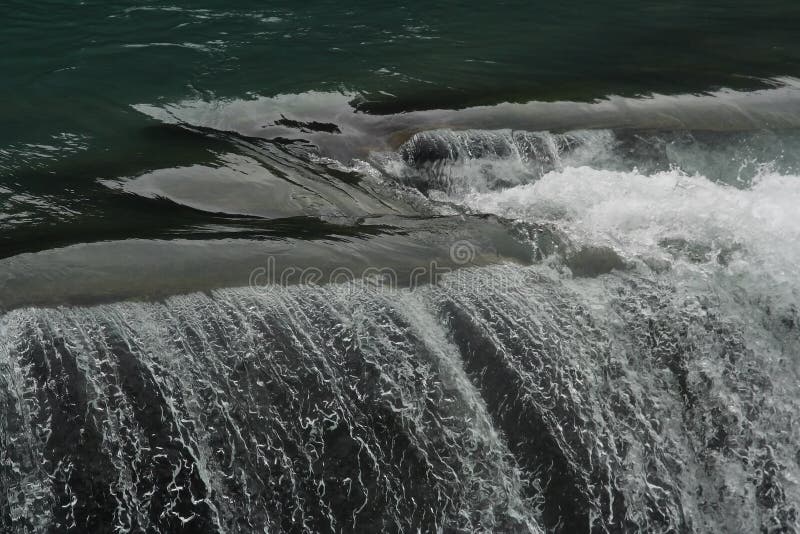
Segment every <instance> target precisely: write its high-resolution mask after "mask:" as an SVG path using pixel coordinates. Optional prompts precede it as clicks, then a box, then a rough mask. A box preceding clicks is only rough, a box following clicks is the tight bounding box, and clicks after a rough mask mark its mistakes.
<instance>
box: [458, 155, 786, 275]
mask: <svg viewBox="0 0 800 534" xmlns="http://www.w3.org/2000/svg"><path fill="white" fill-rule="evenodd" d="M463 202H464V203H465V204H466V205H468V206H469V207H471V208H473V209H475V210H478V211H481V212H490V213H495V214H498V215H502V216H506V217H511V218H516V219H522V220H528V221H536V222H551V223H555V224H557V225H558V226H559V227H561V228H562V229H563V230H564V231H566V232H567V233H568V234H569V235H570V236H571V237H572V238H574V239H576V240H577V241H578V242H582V243H591V244H604V245H611V246H613V247H614V248H616V249H617V250H619V251H620V252H622V253H623V254H625V255H627V256H629V257H630V256H642V255H654V254H655V255H663V254H664V250H663V247H661V246H660V245H659V242H662V241H663V240H666V239H670V240H672V239H678V240H685V241H688V242H690V243H696V244H699V245H702V246H704V247H711V248H712V249H715V250H720V249H725V248H729V249H730V248H735V249H741V254H742V259H743V261H744V260H745V259H746V261H747V262H750V263H753V262H755V263H757V264H761V265H763V266H769V268H770V271H772V274H775V275H778V276H786V277H793V278H794V276H793V274H792V273H793V272H794V269H793V266H794V265H797V262H798V261H799V260H800V245H799V244H798V243H800V218H799V217H798V206H800V177H798V176H785V175H779V174H767V175H763V176H760V177H759V178H758V179H757V180H756V181H755V183H754V184H753V185H752V186H751V187H750V188H748V189H737V188H734V187H731V186H727V185H723V184H719V183H715V182H712V181H710V180H708V179H706V178H705V177H703V176H688V175H685V174H683V173H681V172H679V171H669V172H662V173H657V174H654V175H652V176H646V175H643V174H640V173H637V172H614V171H605V170H597V169H593V168H590V167H575V168H566V169H563V170H560V171H553V172H550V173H548V174H546V175H545V176H544V177H542V179H541V180H539V181H537V182H535V183H532V184H527V185H521V186H517V187H512V188H509V189H505V190H503V191H499V192H489V193H472V194H469V195H466V196H465V197H464V198H463Z"/></svg>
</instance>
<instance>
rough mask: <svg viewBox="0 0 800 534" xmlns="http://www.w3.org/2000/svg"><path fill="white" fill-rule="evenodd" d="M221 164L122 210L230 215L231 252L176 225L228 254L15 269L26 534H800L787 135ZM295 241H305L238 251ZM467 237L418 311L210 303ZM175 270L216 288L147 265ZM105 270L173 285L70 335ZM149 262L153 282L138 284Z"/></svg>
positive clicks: (113, 306)
mask: <svg viewBox="0 0 800 534" xmlns="http://www.w3.org/2000/svg"><path fill="white" fill-rule="evenodd" d="M295 122H297V123H298V124H300V122H298V121H294V122H293V121H290V120H289V119H286V120H285V121H284V123H283V124H294V123H295ZM303 124H306V123H303ZM200 126H202V125H200ZM192 128H194V126H192ZM303 128H306V126H303ZM187 135H188V134H187ZM191 135H198V134H197V132H194V133H192V134H191ZM199 135H201V136H202V135H215V136H216V137H215V138H214V139H216V140H217V141H215V142H220V143H222V142H223V141H224V142H226V143H229V144H226V145H225V150H224V151H219V152H217V160H216V163H214V165H217V166H219V167H220V169H219V170H214V167H213V165H211V164H209V166H208V167H206V166H202V165H194V166H188V167H186V166H184V167H177V168H171V169H165V170H154V171H153V170H151V171H148V172H146V173H138V174H135V175H134V176H133V177H123V178H120V179H116V180H106V181H104V182H103V183H102V184H101V185H102V186H103V187H106V188H108V189H109V190H111V191H114V192H116V191H122V192H123V193H124V194H126V195H138V196H139V197H142V198H145V199H148V201H158V202H163V201H165V199H166V200H167V201H169V202H171V203H172V204H174V205H177V206H181V209H186V210H189V211H188V212H190V213H191V214H192V217H196V218H199V217H200V216H199V215H197V214H196V212H197V211H200V212H202V211H208V212H213V213H214V214H215V215H214V216H215V217H216V218H215V219H214V224H216V225H218V227H213V229H214V231H215V232H220V233H221V234H222V235H223V236H225V235H227V234H225V230H223V229H221V228H222V227H223V226H224V225H228V224H231V225H232V224H233V223H232V222H231V221H234V222H235V224H236V226H235V227H234V228H235V229H236V230H235V232H234V231H231V235H232V236H233V237H234V238H235V239H233V238H232V239H229V240H226V239H220V240H219V241H213V240H211V239H210V238H208V236H209V235H213V236H216V235H217V234H215V233H203V232H202V231H201V230H200V229H198V227H197V226H176V227H175V229H174V232H175V233H176V235H178V236H181V235H183V234H182V232H185V231H186V230H182V229H183V228H190V229H191V231H192V232H197V233H198V235H199V236H200V237H203V238H206V239H208V241H200V244H199V245H197V244H194V243H193V242H192V241H190V240H186V241H181V242H177V241H176V242H169V243H170V245H169V246H170V247H171V248H169V249H167V245H166V243H167V241H164V240H158V239H154V240H152V241H149V242H147V241H145V242H141V243H127V242H126V241H124V240H122V241H116V242H115V241H109V242H106V243H104V242H98V243H95V244H93V245H92V246H91V247H89V246H81V245H70V246H66V247H64V248H61V249H53V250H49V251H43V252H36V251H34V252H33V253H31V254H21V255H19V256H16V257H12V258H10V259H6V260H4V263H3V265H4V267H5V270H4V272H5V275H4V278H2V279H0V283H2V284H3V285H2V287H4V288H6V295H7V298H8V302H11V303H12V305H10V306H9V308H10V309H9V310H8V311H7V312H6V313H5V315H3V316H2V317H1V318H0V495H2V496H4V497H5V498H4V499H2V500H0V527H2V530H3V531H8V532H48V531H75V532H110V531H119V532H354V531H355V532H379V531H383V532H414V531H419V532H478V531H480V532H489V531H494V532H664V533H667V532H718V531H723V530H724V531H731V532H758V531H761V532H795V531H797V530H798V529H799V528H800V509H799V507H800V505H799V504H798V503H800V446H799V445H798V444H800V430H798V429H800V426H798V423H799V421H798V416H797V414H798V413H800V397H798V396H797V395H796V391H797V384H798V378H799V377H800V364H799V363H798V359H797V356H796V355H797V354H798V350H800V330H799V329H800V312H798V300H800V299H798V296H800V294H799V292H800V285H798V283H797V276H796V272H795V267H794V266H795V265H796V264H797V262H798V261H800V252H798V248H797V241H798V239H800V226H798V223H797V221H796V220H795V219H796V218H795V217H793V214H794V212H795V211H796V206H797V204H798V202H800V179H799V178H798V177H797V176H796V170H795V169H796V162H795V161H794V160H793V159H792V157H791V155H790V154H788V155H787V154H786V153H784V151H783V145H785V146H789V145H791V144H792V143H794V141H795V139H794V137H795V134H794V133H793V132H787V133H782V134H768V133H763V132H762V133H756V134H744V133H730V132H728V133H724V132H722V133H715V134H712V133H708V132H706V133H698V132H687V131H677V132H674V131H656V132H653V131H651V132H644V131H614V130H581V131H575V132H566V133H563V132H562V133H548V132H538V133H536V132H533V133H532V132H523V131H515V130H497V131H479V130H464V131H451V130H442V129H439V130H435V131H425V132H420V133H416V134H414V135H412V136H410V137H408V138H407V139H406V140H405V141H404V142H402V143H400V144H399V147H398V148H397V149H396V150H386V149H385V147H379V149H377V150H375V151H374V152H373V153H372V154H371V155H370V156H369V157H368V158H367V159H365V160H356V161H354V162H352V163H351V164H350V166H345V165H344V164H342V163H340V162H337V161H335V160H333V159H328V158H325V157H321V156H320V154H318V153H315V152H308V151H307V147H305V146H301V147H300V148H297V147H296V146H294V145H293V144H291V143H286V146H283V145H280V144H269V143H268V142H266V141H264V142H262V141H260V140H256V139H253V138H249V137H248V138H244V137H242V138H239V137H237V136H236V135H235V134H233V133H230V132H228V133H225V134H221V133H213V134H209V133H202V132H201V134H199ZM325 135H338V134H335V133H330V134H328V133H326V134H325ZM775 138H777V139H779V141H780V143H782V144H783V145H781V146H777V147H776V145H775V144H774V143H772V141H773V140H774V139H775ZM231 139H232V140H233V141H231ZM220 140H222V141H220ZM737 144H741V145H742V146H746V147H748V150H743V151H737V150H733V149H732V148H731V147H735V146H737ZM287 147H288V148H287ZM732 150H733V155H732ZM776 154H777V155H776ZM781 154H783V156H781ZM284 181H285V182H286V183H284ZM197 183H199V184H202V185H203V187H202V188H195V187H192V184H197ZM232 188H233V189H235V190H236V191H237V194H236V195H231V196H224V195H209V194H207V192H208V191H231V190H232ZM275 191H279V192H282V194H285V195H286V196H285V198H284V197H276V195H275ZM237 195H239V196H244V197H246V201H239V200H237V198H236V197H237ZM381 210H384V211H383V212H382V211H381ZM296 212H298V213H302V214H304V217H307V218H304V219H302V221H300V222H295V224H296V227H297V228H303V231H304V232H306V233H307V234H308V235H302V234H299V231H298V230H296V229H295V226H287V227H286V228H284V229H281V228H282V227H277V228H276V227H269V229H270V231H272V232H273V233H272V234H269V235H270V237H271V238H274V239H275V240H276V241H277V242H278V243H279V244H280V246H273V245H270V246H266V245H262V244H257V243H259V242H258V241H255V240H253V241H247V240H246V239H249V238H250V237H251V236H253V235H256V236H257V235H259V234H258V231H259V230H260V229H261V227H260V226H258V225H257V224H256V223H255V222H253V219H254V218H255V219H257V218H259V217H260V218H267V219H268V218H269V217H273V216H276V215H275V214H276V213H277V214H279V215H281V214H284V215H285V214H289V215H292V214H294V213H296ZM359 214H365V217H364V218H361V219H359V218H358V216H359ZM486 214H494V216H491V217H490V216H488V215H486ZM366 215H369V216H370V217H372V222H370V223H367V222H365V220H366V219H367V217H366ZM312 216H313V217H320V218H322V219H323V221H324V223H325V225H327V226H325V225H322V224H321V223H319V222H317V223H315V224H320V226H319V228H317V229H316V230H315V231H314V232H312V231H309V230H308V228H307V225H309V224H311V221H316V220H317V219H312V218H311V217H312ZM195 220H197V219H187V221H188V222H186V223H185V224H187V225H188V224H189V223H192V224H194V223H193V221H195ZM258 221H261V220H260V219H258ZM343 221H344V222H343ZM345 222H346V223H347V225H345ZM258 224H263V225H266V223H264V222H258ZM248 225H249V226H248ZM304 225H306V226H304ZM210 226H213V225H210ZM265 228H267V227H266V226H265ZM293 232H294V233H293ZM165 235H166V236H167V237H170V234H165ZM297 235H300V236H301V237H302V238H303V239H305V240H306V242H305V244H298V243H300V242H301V239H300V238H299V237H296V236H297ZM512 238H513V239H512ZM237 239H238V240H237ZM293 239H294V241H292V240H293ZM454 240H458V241H457V242H458V243H460V244H461V245H466V246H467V250H466V256H467V257H466V261H462V257H461V254H454V253H453V251H452V250H451V251H450V252H451V258H450V263H451V264H452V265H449V267H454V266H455V267H461V268H460V269H456V270H453V269H451V268H448V269H445V270H444V271H443V272H442V273H441V276H439V277H437V278H436V279H431V280H428V281H427V282H426V283H422V284H419V283H415V282H414V279H413V277H411V278H408V279H407V280H406V282H404V283H403V284H401V285H402V286H403V287H394V286H391V287H387V286H385V285H383V284H382V283H381V281H380V280H375V279H372V280H356V281H352V280H351V281H347V282H344V283H330V284H317V283H307V282H308V281H307V280H306V281H305V282H306V283H303V282H304V280H302V279H298V280H294V281H292V282H291V283H290V284H284V283H279V281H275V280H269V281H268V282H270V283H266V284H254V285H253V287H249V288H238V289H236V288H233V289H214V288H219V287H226V286H235V285H240V286H244V285H245V284H246V283H247V281H248V279H247V276H246V274H247V273H249V272H250V271H251V270H252V269H253V268H254V267H256V266H257V265H259V263H254V262H255V261H256V260H259V261H260V260H262V259H263V258H262V257H261V256H263V255H270V254H271V255H273V256H275V257H278V258H280V259H281V261H282V262H283V263H282V264H281V265H283V266H284V267H287V266H291V265H293V264H292V261H294V263H295V264H298V265H299V264H300V263H302V262H305V263H302V265H303V266H308V265H311V266H315V265H320V266H324V267H325V268H326V269H328V270H330V268H331V265H330V264H329V263H325V261H328V262H330V261H331V260H330V259H328V260H324V259H325V258H330V257H331V253H332V252H331V251H332V250H335V249H334V245H335V244H336V243H339V242H341V243H342V245H341V247H343V248H342V251H343V252H342V253H341V255H340V256H338V257H339V258H340V259H341V258H351V259H352V258H356V259H357V260H358V261H356V260H352V262H353V265H356V264H363V265H366V266H373V267H374V266H376V264H378V263H380V262H387V261H391V259H392V258H393V257H394V256H397V255H398V254H402V255H403V256H407V258H405V257H404V258H402V259H403V261H405V260H408V261H407V263H408V266H407V267H406V268H407V270H410V269H411V268H412V267H413V265H414V264H415V262H421V261H423V260H426V259H427V260H430V259H431V258H436V259H437V261H438V259H439V257H438V256H436V253H437V252H436V251H437V250H438V249H437V247H439V248H441V245H442V244H445V245H449V244H450V243H451V242H452V241H454ZM517 240H521V241H522V243H521V244H520V243H519V242H518V241H517ZM511 241H513V242H514V244H513V245H512V244H510V242H511ZM212 243H213V246H212ZM503 243H505V244H503ZM179 245H180V246H179ZM136 247H141V249H142V250H143V251H145V252H137V250H138V249H137V248H136ZM181 247H183V248H184V249H185V252H182V254H184V255H183V256H179V257H181V258H184V261H186V262H187V263H192V262H197V263H198V264H199V265H201V266H205V267H204V268H205V272H204V271H202V269H196V271H192V270H191V269H188V268H185V267H184V268H182V269H174V267H172V263H170V261H171V260H170V259H166V260H164V259H162V258H159V257H157V256H158V254H153V253H149V254H148V253H147V252H146V251H148V250H153V251H156V250H173V251H175V250H179V249H180V248H181ZM215 247H216V248H215ZM258 247H262V248H258ZM292 247H294V248H292ZM470 247H476V248H487V249H491V250H489V252H487V253H483V251H481V250H474V249H471V248H470ZM518 249H519V250H523V251H524V254H522V255H523V256H525V257H524V258H523V257H521V256H520V253H519V250H518ZM114 250H118V251H121V252H120V255H121V260H120V261H117V262H116V263H115V261H116V260H115V258H116V255H114V254H109V252H108V251H114ZM104 251H105V252H104ZM124 252H127V253H128V254H130V256H126V255H125V254H123V253H124ZM461 252H465V251H461ZM476 252H481V253H482V254H479V255H477V256H476ZM91 254H94V256H90V255H91ZM201 254H205V257H203V256H201ZM302 254H305V256H302V257H301V255H302ZM87 255H89V256H88V257H98V258H100V257H102V258H104V260H103V261H105V262H106V263H104V264H103V265H105V270H104V271H103V272H98V273H97V274H96V275H93V276H95V278H93V279H92V280H94V282H93V284H92V285H91V288H92V290H93V291H95V289H96V288H95V286H99V289H96V291H95V292H94V293H91V295H93V296H94V297H95V299H96V300H97V301H103V300H110V301H115V300H119V299H120V298H124V297H127V298H130V296H131V294H134V295H135V294H136V293H135V292H136V291H139V290H140V288H142V287H148V282H147V280H146V278H147V277H148V275H147V273H148V272H160V273H162V276H163V278H164V280H159V281H158V282H159V283H161V285H163V287H161V286H158V287H159V292H155V291H154V294H153V295H152V298H149V300H148V299H147V298H144V297H143V298H142V301H141V302H138V301H123V302H110V303H107V304H98V303H90V304H88V305H85V306H83V307H80V306H70V307H61V308H54V307H52V306H48V304H47V303H48V302H49V301H48V298H52V302H53V303H55V304H61V303H64V302H66V303H67V304H71V303H70V302H69V301H70V299H74V298H76V296H86V295H87V294H88V293H87V291H86V290H85V288H87V287H89V285H85V286H79V285H76V286H75V287H76V288H77V289H74V290H71V288H69V287H60V286H63V281H64V280H69V276H73V275H74V274H73V273H78V274H80V272H79V271H74V270H71V269H73V266H74V265H76V264H78V259H77V258H79V257H81V256H84V257H86V256H87ZM137 255H138V256H137ZM139 256H147V261H148V262H149V263H143V265H145V267H146V268H148V269H151V270H150V271H147V270H145V271H144V273H145V274H142V275H139V277H138V278H134V277H133V275H129V276H127V277H126V276H123V275H124V273H125V271H124V268H123V264H124V260H127V259H128V258H129V257H130V258H133V259H134V260H135V261H140V262H141V259H140V257H139ZM150 256H156V257H154V258H150ZM197 258H203V260H202V261H199V260H198V259H197ZM234 260H236V262H234ZM301 260H302V262H301ZM159 262H161V263H159ZM359 262H360V263H359ZM234 263H235V265H236V268H235V269H234V268H233V265H234ZM401 263H402V262H401V261H400V259H397V260H396V261H395V264H394V267H398V266H399V265H400V264H401ZM51 265H56V266H58V269H51V270H49V271H48V269H47V267H48V266H51ZM211 265H213V266H214V268H213V269H211V268H210V267H209V266H211ZM392 266H393V265H380V267H392ZM59 269H63V270H64V271H65V272H66V273H67V274H66V275H59V272H60V271H59ZM170 269H172V270H170ZM118 271H119V272H118ZM321 272H322V271H320V273H321ZM326 272H327V271H326ZM40 273H48V276H50V280H49V281H39V282H35V281H36V277H37V276H39V274H40ZM109 273H110V274H109ZM181 273H183V274H184V275H185V274H186V273H192V276H191V277H189V279H188V280H183V279H180V275H181ZM242 273H245V276H244V278H243V279H242V277H241V276H240V275H241V274H242ZM168 274H169V276H167V275H168ZM59 276H61V278H59ZM214 277H219V278H218V280H217V279H213V278H214ZM167 278H169V279H168V280H167ZM134 279H135V280H136V285H134V286H133V288H132V289H129V290H128V291H127V292H126V291H125V290H124V289H125V288H123V290H120V289H119V287H120V285H121V284H122V282H120V280H122V281H125V280H128V281H131V280H134ZM99 280H101V281H102V283H100V284H98V281H99ZM237 281H240V282H239V283H237ZM250 281H251V282H252V279H251V280H250ZM34 282H35V283H34ZM47 284H49V285H47ZM156 285H157V284H156V282H155V281H151V282H149V287H151V288H155V287H156ZM26 287H38V288H41V287H47V288H51V289H52V291H54V292H60V296H52V297H50V296H49V295H47V294H46V293H47V291H45V290H43V289H39V291H38V293H37V294H36V295H33V294H28V293H26V291H25V289H24V288H26ZM20 288H21V289H20ZM198 289H199V290H203V289H205V290H206V291H205V292H204V293H197V292H195V293H192V291H193V290H198ZM48 291H49V290H48ZM176 293H184V294H183V295H178V296H175V294H176ZM10 295H13V299H12V298H10ZM165 295H166V296H165ZM169 295H173V296H169ZM26 298H27V299H28V300H29V301H30V302H33V303H34V304H37V305H41V306H43V307H40V308H31V307H25V306H24V303H25V302H26Z"/></svg>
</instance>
